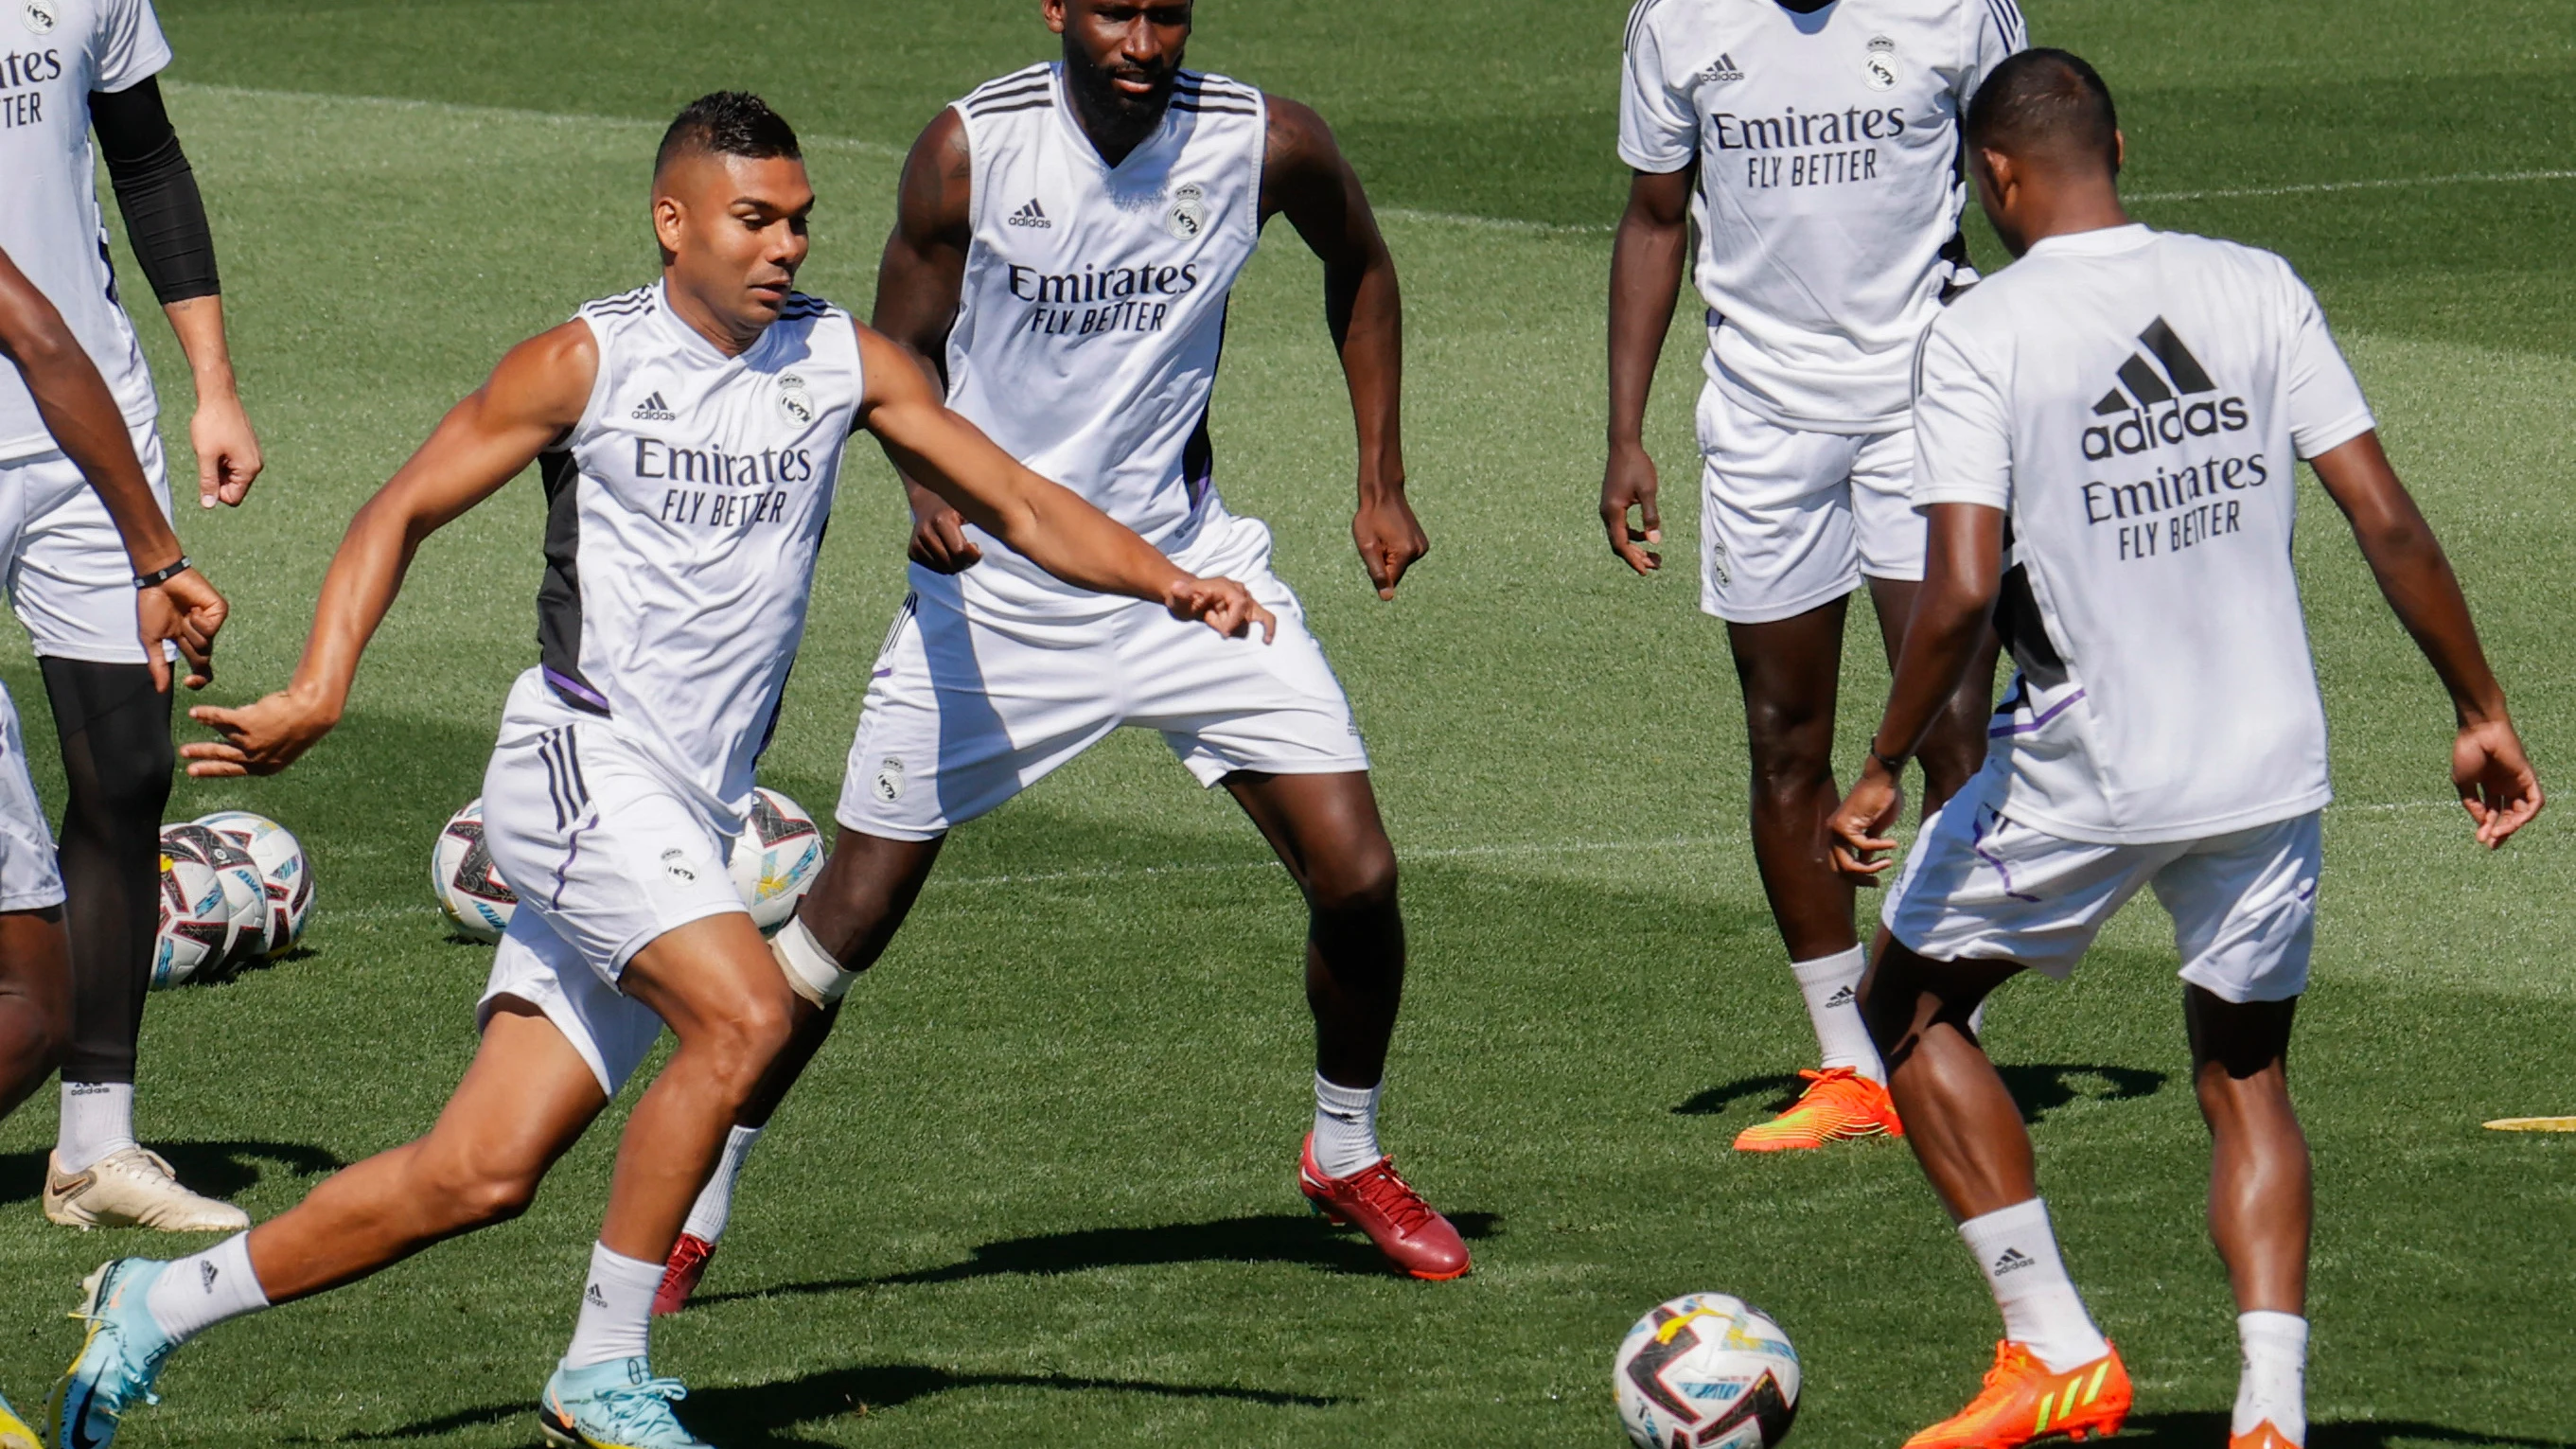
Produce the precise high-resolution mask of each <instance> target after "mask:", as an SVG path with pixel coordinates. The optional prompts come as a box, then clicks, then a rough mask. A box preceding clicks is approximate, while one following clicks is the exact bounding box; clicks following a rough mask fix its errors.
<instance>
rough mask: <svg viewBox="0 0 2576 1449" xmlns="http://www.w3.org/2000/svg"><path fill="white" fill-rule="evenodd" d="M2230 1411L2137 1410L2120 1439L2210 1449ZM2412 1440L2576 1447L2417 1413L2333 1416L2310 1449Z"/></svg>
mask: <svg viewBox="0 0 2576 1449" xmlns="http://www.w3.org/2000/svg"><path fill="white" fill-rule="evenodd" d="M2227 1428H2228V1420H2227V1416H2226V1415H2225V1414H2212V1413H2188V1414H2132V1415H2130V1416H2129V1423H2128V1427H2127V1428H2125V1429H2122V1430H2121V1431H2120V1438H2119V1440H2118V1442H2119V1443H2121V1444H2123V1445H2131V1444H2134V1445H2135V1446H2136V1449H2183V1446H2185V1445H2189V1446H2190V1449H2205V1446H2207V1445H2211V1444H2219V1443H2224V1442H2226V1439H2227ZM2408 1444H2485V1445H2495V1446H2498V1449H2576V1444H2571V1443H2568V1442H2566V1441H2564V1440H2559V1439H2530V1438H2524V1437H2522V1436H2520V1435H2515V1434H2482V1433H2479V1432H2478V1431H2477V1430H2475V1429H2455V1428H2452V1427H2451V1426H2450V1425H2448V1424H2427V1423H2424V1422H2422V1421H2420V1420H2415V1419H2371V1420H2329V1421H2324V1422H2319V1423H2313V1424H2310V1425H2309V1426H2308V1449H2399V1446H2402V1445H2408Z"/></svg>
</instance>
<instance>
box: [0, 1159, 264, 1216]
mask: <svg viewBox="0 0 2576 1449" xmlns="http://www.w3.org/2000/svg"><path fill="white" fill-rule="evenodd" d="M45 1216H46V1217H48V1218H51V1219H52V1220H54V1221H55V1222H58V1223H61V1224H62V1225H63V1226H65V1227H72V1228H82V1229H88V1228H159V1229H160V1230H161V1231H163V1232H165V1233H237V1232H240V1231H241V1230H242V1229H244V1228H247V1227H249V1226H250V1214H248V1213H246V1212H243V1211H242V1210H241V1209H240V1208H237V1207H234V1206H233V1205H232V1204H231V1203H228V1202H222V1201H219V1200H217V1199H215V1198H211V1197H201V1196H199V1195H198V1194H196V1193H193V1192H190V1191H188V1189H187V1188H185V1187H183V1186H181V1185H180V1182H179V1178H178V1174H176V1173H174V1172H172V1171H171V1170H170V1164H169V1163H167V1162H165V1161H163V1160H162V1159H161V1156H160V1154H158V1153H154V1152H146V1151H145V1150H143V1149H142V1148H140V1147H120V1148H118V1149H117V1150H116V1151H114V1152H111V1153H109V1154H108V1155H106V1156H105V1157H102V1158H100V1159H99V1160H98V1161H96V1162H93V1163H91V1164H90V1165H89V1166H88V1167H86V1168H84V1169H82V1170H81V1171H79V1172H65V1171H63V1168H62V1163H61V1162H60V1161H59V1160H58V1159H56V1158H55V1157H54V1156H53V1155H52V1154H50V1153H49V1154H47V1155H46V1157H45Z"/></svg>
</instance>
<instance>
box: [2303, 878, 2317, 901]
mask: <svg viewBox="0 0 2576 1449" xmlns="http://www.w3.org/2000/svg"><path fill="white" fill-rule="evenodd" d="M2316 898H2317V883H2316V882H2315V881H2314V880H2310V881H2309V882H2308V883H2307V884H2306V885H2303V886H2301V887H2299V904H2300V905H2303V906H2304V905H2306V904H2307V903H2308V902H2310V901H2312V900H2315V899H2316Z"/></svg>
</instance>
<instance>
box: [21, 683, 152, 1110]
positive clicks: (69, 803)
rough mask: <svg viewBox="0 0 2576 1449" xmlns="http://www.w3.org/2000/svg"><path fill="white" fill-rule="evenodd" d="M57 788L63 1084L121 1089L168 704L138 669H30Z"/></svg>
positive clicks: (138, 1028) (145, 919)
mask: <svg viewBox="0 0 2576 1449" xmlns="http://www.w3.org/2000/svg"><path fill="white" fill-rule="evenodd" d="M37 663H38V664H39V665H41V666H42V667H43V669H44V673H45V694H46V696H47V697H48V698H49V699H50V700H52V702H53V706H54V730H55V733H56V734H57V735H59V736H60V737H61V739H62V745H63V774H64V776H65V778H66V780H67V782H68V784H69V787H70V788H69V789H68V791H67V792H66V793H67V796H68V798H67V799H66V800H65V802H64V808H63V827H62V830H61V832H60V845H61V851H62V862H63V888H64V890H65V891H66V892H67V893H68V894H69V897H70V899H69V900H68V901H67V902H66V903H65V905H64V908H63V914H64V919H65V923H66V924H67V925H68V926H69V927H70V934H71V947H72V1040H71V1050H70V1051H69V1052H67V1053H65V1055H64V1059H63V1078H64V1080H66V1081H73V1082H131V1081H133V1080H134V1044H135V1040H136V1038H137V1037H139V1036H140V1035H141V1034H142V1031H143V994H144V991H145V990H146V989H147V988H148V987H149V986H150V984H151V980H152V938H153V934H154V932H155V931H156V930H157V929H158V928H159V925H160V893H161V811H162V809H163V807H165V806H167V805H168V804H169V803H170V769H171V766H172V764H173V763H174V756H173V752H172V750H171V746H170V696H169V695H168V694H166V693H163V692H161V691H158V690H155V689H154V688H153V687H152V671H151V670H150V669H149V668H147V667H145V666H144V665H141V664H98V663H93V662H90V661H87V660H79V659H39V660H38V661H37Z"/></svg>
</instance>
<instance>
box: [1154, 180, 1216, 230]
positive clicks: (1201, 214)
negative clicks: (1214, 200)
mask: <svg viewBox="0 0 2576 1449" xmlns="http://www.w3.org/2000/svg"><path fill="white" fill-rule="evenodd" d="M1163 229H1164V230H1165V231H1168V232H1170V233H1171V234H1172V235H1174V236H1176V237H1179V238H1180V239H1181V240H1183V241H1197V240H1198V239H1199V233H1201V232H1203V231H1205V230H1207V188H1206V187H1204V186H1201V185H1199V184H1198V183H1197V182H1195V181H1190V182H1185V183H1183V184H1182V185H1180V186H1177V187H1174V188H1173V189H1172V209H1171V210H1170V211H1169V212H1168V213H1166V214H1165V215H1164V217H1163Z"/></svg>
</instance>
